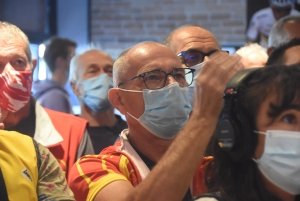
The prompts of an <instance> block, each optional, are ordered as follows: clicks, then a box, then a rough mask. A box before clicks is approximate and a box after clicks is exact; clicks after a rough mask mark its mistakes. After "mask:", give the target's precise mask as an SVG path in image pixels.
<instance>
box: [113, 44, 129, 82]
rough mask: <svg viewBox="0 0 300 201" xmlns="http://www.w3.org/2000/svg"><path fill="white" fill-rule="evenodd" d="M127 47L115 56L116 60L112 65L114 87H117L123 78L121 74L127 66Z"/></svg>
mask: <svg viewBox="0 0 300 201" xmlns="http://www.w3.org/2000/svg"><path fill="white" fill-rule="evenodd" d="M128 51H129V49H127V50H125V51H124V52H122V53H121V54H120V56H119V57H118V58H117V60H116V61H115V62H114V66H113V85H114V87H117V86H118V84H120V82H121V81H122V80H123V75H124V74H125V72H126V69H127V68H128V58H127V53H128Z"/></svg>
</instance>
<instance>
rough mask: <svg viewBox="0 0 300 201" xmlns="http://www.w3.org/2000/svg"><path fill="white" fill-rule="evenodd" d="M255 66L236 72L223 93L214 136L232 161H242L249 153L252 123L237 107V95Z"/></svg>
mask: <svg viewBox="0 0 300 201" xmlns="http://www.w3.org/2000/svg"><path fill="white" fill-rule="evenodd" d="M256 70H257V68H250V69H246V70H243V71H240V72H238V73H237V74H236V75H235V76H234V77H233V78H232V79H231V80H230V81H229V83H228V84H227V86H226V89H225V91H224V94H223V98H224V105H223V110H222V112H221V115H220V119H219V122H218V124H217V128H216V133H215V137H216V139H217V142H218V145H219V146H220V147H221V149H222V150H224V151H225V152H226V154H227V155H228V157H229V158H230V159H231V160H233V161H236V162H238V161H242V160H243V159H244V158H247V157H245V156H246V155H247V154H251V153H250V149H251V140H252V130H253V128H252V126H251V125H252V124H251V122H250V121H249V120H248V117H247V115H245V113H244V112H243V110H242V109H241V108H238V104H237V102H238V99H237V97H238V96H237V95H238V93H239V92H240V90H241V89H240V86H241V83H243V81H245V80H246V79H247V78H248V77H249V76H250V75H251V74H252V73H253V72H255V71H256Z"/></svg>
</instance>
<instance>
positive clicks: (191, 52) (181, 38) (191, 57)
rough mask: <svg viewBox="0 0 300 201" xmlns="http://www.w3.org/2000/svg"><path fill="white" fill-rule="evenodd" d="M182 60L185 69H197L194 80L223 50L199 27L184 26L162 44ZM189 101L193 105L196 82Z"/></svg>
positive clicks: (208, 33)
mask: <svg viewBox="0 0 300 201" xmlns="http://www.w3.org/2000/svg"><path fill="white" fill-rule="evenodd" d="M162 44H164V45H165V46H167V47H169V48H170V49H171V50H172V51H173V52H174V53H175V54H176V55H177V56H178V57H179V58H180V60H181V63H182V66H183V67H189V68H194V69H196V71H195V76H194V79H195V78H196V77H197V75H198V74H199V72H200V70H201V68H202V66H203V65H204V64H205V62H206V61H208V60H209V56H211V55H212V54H213V53H215V52H218V51H220V50H221V46H220V45H219V42H218V41H217V39H216V38H215V36H214V35H213V34H212V33H211V32H210V31H208V30H206V29H205V28H203V27H201V26H198V25H183V26H180V27H178V28H176V29H175V30H173V31H172V32H171V33H170V34H169V35H168V36H167V37H166V38H165V39H164V40H163V42H162ZM188 91H189V101H190V103H191V105H193V94H194V82H193V83H192V84H191V85H190V86H189V87H188Z"/></svg>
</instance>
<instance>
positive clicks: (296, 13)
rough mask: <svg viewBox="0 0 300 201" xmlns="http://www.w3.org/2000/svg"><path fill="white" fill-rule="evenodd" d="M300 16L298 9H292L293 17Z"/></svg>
mask: <svg viewBox="0 0 300 201" xmlns="http://www.w3.org/2000/svg"><path fill="white" fill-rule="evenodd" d="M299 14H300V12H299V11H298V10H296V9H294V8H293V9H292V11H291V15H299Z"/></svg>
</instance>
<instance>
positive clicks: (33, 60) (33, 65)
mask: <svg viewBox="0 0 300 201" xmlns="http://www.w3.org/2000/svg"><path fill="white" fill-rule="evenodd" d="M36 64H37V59H36V58H33V59H32V69H31V70H32V72H33V71H34V69H35V67H36Z"/></svg>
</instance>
